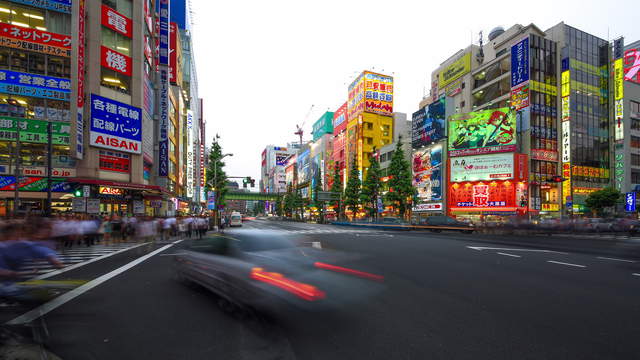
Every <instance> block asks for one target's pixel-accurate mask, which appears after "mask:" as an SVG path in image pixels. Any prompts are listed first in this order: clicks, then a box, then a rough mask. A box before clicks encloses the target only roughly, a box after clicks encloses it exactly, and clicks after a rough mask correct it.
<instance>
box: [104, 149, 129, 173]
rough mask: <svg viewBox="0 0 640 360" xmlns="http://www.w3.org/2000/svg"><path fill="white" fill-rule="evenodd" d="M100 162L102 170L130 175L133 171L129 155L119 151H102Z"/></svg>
mask: <svg viewBox="0 0 640 360" xmlns="http://www.w3.org/2000/svg"><path fill="white" fill-rule="evenodd" d="M98 162H99V166H100V167H99V168H100V170H107V171H115V172H119V173H124V174H128V173H129V170H130V169H131V158H130V157H129V154H124V153H121V152H117V151H107V150H104V151H103V150H100V153H99V155H98Z"/></svg>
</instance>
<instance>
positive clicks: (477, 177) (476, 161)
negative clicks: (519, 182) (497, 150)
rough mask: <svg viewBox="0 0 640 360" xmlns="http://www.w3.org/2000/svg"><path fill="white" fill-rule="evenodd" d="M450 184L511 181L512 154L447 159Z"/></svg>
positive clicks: (512, 168) (512, 169)
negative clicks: (449, 164) (449, 165)
mask: <svg viewBox="0 0 640 360" xmlns="http://www.w3.org/2000/svg"><path fill="white" fill-rule="evenodd" d="M449 161H450V163H451V182H463V181H484V180H508V179H513V177H514V176H513V171H514V166H513V153H502V154H489V155H473V156H461V157H455V158H451V159H449Z"/></svg>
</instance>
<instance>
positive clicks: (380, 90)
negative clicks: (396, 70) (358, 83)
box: [364, 71, 393, 115]
mask: <svg viewBox="0 0 640 360" xmlns="http://www.w3.org/2000/svg"><path fill="white" fill-rule="evenodd" d="M364 74H365V75H364V78H365V81H364V92H365V93H364V99H365V101H364V103H365V106H364V111H365V112H370V113H374V114H380V115H391V114H392V113H393V77H391V76H387V75H382V74H376V73H372V72H368V71H365V72H364Z"/></svg>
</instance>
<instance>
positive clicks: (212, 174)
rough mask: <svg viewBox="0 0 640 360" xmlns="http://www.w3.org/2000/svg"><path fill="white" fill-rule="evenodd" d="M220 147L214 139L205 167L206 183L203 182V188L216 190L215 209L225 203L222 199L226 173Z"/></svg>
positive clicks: (225, 186) (225, 185)
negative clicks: (207, 163) (207, 164)
mask: <svg viewBox="0 0 640 360" xmlns="http://www.w3.org/2000/svg"><path fill="white" fill-rule="evenodd" d="M222 160H223V159H222V147H221V146H220V143H219V142H218V141H217V136H216V139H214V141H213V145H212V146H211V152H210V153H209V167H208V168H207V183H206V184H205V190H206V191H209V190H213V189H215V191H216V209H219V208H220V206H221V205H225V203H224V201H222V199H223V198H224V196H225V194H226V193H227V174H226V173H225V171H224V166H225V163H224V161H222Z"/></svg>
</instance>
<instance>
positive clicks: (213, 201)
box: [207, 191, 216, 210]
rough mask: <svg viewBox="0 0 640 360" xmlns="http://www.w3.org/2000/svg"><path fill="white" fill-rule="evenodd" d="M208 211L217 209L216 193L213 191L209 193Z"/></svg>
mask: <svg viewBox="0 0 640 360" xmlns="http://www.w3.org/2000/svg"><path fill="white" fill-rule="evenodd" d="M207 209H209V210H215V209H216V193H214V192H213V191H208V192H207Z"/></svg>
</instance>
